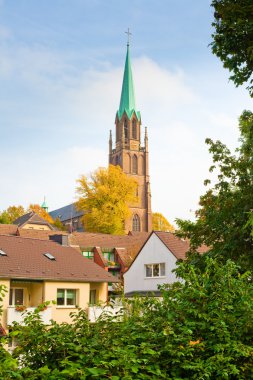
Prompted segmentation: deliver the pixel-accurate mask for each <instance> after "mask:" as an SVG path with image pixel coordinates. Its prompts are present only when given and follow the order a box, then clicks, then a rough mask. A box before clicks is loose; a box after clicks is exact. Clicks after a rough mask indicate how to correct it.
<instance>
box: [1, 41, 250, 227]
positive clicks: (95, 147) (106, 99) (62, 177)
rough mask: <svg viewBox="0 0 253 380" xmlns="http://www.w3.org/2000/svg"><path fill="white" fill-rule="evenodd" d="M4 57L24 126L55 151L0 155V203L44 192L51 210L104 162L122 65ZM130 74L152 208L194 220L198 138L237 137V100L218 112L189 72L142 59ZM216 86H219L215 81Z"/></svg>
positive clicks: (38, 197) (199, 187)
mask: <svg viewBox="0 0 253 380" xmlns="http://www.w3.org/2000/svg"><path fill="white" fill-rule="evenodd" d="M14 58H15V59H14ZM6 62H7V63H6V64H5V66H6V67H7V69H6V70H7V71H8V70H9V75H13V76H19V75H18V74H19V73H22V75H21V76H19V80H20V81H23V82H24V83H25V85H26V86H29V90H30V93H31V96H30V98H28V103H27V104H25V106H26V107H27V110H28V111H27V112H29V123H30V126H31V128H32V127H33V126H34V125H37V124H38V122H40V123H41V125H42V126H43V128H45V131H47V132H48V138H49V139H50V147H52V146H55V147H57V149H56V150H54V151H53V150H52V148H47V146H45V153H44V154H43V155H41V156H40V155H38V156H36V157H32V158H31V154H30V150H29V149H23V150H22V156H21V155H20V151H19V152H17V155H16V156H15V157H13V159H12V160H11V162H10V161H9V159H8V162H7V160H6V158H5V157H2V158H1V157H0V159H1V162H2V164H3V168H4V169H3V171H2V172H1V182H2V188H3V186H4V188H5V190H6V191H5V195H4V196H2V199H1V200H2V204H1V207H2V209H3V208H6V207H8V205H10V204H19V203H21V204H24V205H25V206H26V205H28V204H29V203H31V202H32V203H37V202H41V201H42V199H43V196H44V195H46V197H47V199H48V203H49V205H50V207H51V208H57V207H61V206H63V205H64V204H67V203H69V202H71V201H72V200H73V197H74V193H75V186H76V184H75V180H76V179H77V178H78V177H79V175H80V174H82V173H84V174H85V173H88V172H90V171H93V170H94V169H96V168H97V167H99V166H106V165H107V160H108V157H107V147H108V143H107V142H108V134H109V129H113V131H114V118H115V114H116V111H117V108H118V105H119V101H120V91H121V83H122V75H123V68H122V67H121V68H118V67H110V66H109V65H104V68H103V70H102V71H101V70H100V69H96V68H89V69H87V68H86V69H83V70H81V69H80V68H79V70H75V69H74V67H73V66H72V64H71V63H70V61H68V58H67V59H66V60H65V61H64V57H63V56H61V55H55V54H53V53H51V52H48V51H46V50H45V49H41V48H35V50H33V49H28V48H21V49H20V50H19V51H18V53H17V55H16V56H14V55H11V54H9V55H8V54H6ZM102 66H103V65H100V67H102ZM3 67H4V65H3ZM0 70H1V66H0ZM133 75H134V81H135V86H136V104H137V108H138V110H140V111H141V114H142V120H143V125H146V124H148V127H149V129H148V131H149V143H150V171H151V190H152V202H153V209H154V211H159V212H162V213H163V214H164V215H165V216H166V217H167V218H168V219H169V220H170V221H171V222H172V221H173V220H174V218H175V217H182V218H185V217H186V218H188V217H193V213H192V212H191V211H190V210H195V209H196V207H197V202H198V199H199V195H200V194H201V193H203V191H204V187H203V180H204V179H205V178H206V177H208V167H209V166H210V157H209V154H208V152H207V147H206V146H205V144H204V139H205V137H209V136H210V137H212V138H214V139H216V138H221V139H222V140H224V142H225V143H226V142H227V141H226V140H229V141H230V142H231V141H236V139H237V135H238V132H237V127H236V126H237V120H236V116H235V107H234V105H235V104H236V109H238V108H240V104H243V101H244V99H243V98H241V99H239V100H238V99H236V98H234V99H232V98H231V99H232V100H231V106H228V107H225V109H224V110H222V111H221V110H220V108H219V107H218V106H216V105H215V103H214V101H212V103H210V101H209V99H208V97H204V96H203V94H201V92H200V91H199V88H196V87H195V86H194V80H193V78H190V76H189V75H190V74H189V73H184V72H183V71H182V70H177V71H176V72H171V71H170V70H168V69H166V68H164V67H160V66H159V65H158V64H157V63H155V62H154V61H152V60H151V59H148V58H146V57H142V58H139V59H137V60H133ZM214 78H215V73H210V72H209V78H206V82H205V91H206V93H207V94H208V80H209V81H210V83H213V81H214ZM189 79H191V80H189ZM189 83H191V85H190V84H189ZM217 91H222V89H221V87H220V83H217ZM37 93H40V97H39V98H38V99H37V100H36V96H34V94H37ZM205 96H206V95H205ZM226 96H227V94H226V90H225V91H224V99H225V98H226ZM235 99H236V100H235ZM36 102H37V103H36ZM242 108H243V107H242ZM42 109H43V112H41V110H42ZM12 117H13V119H12V120H11V121H10V122H11V123H12V124H13V125H15V123H17V121H18V122H19V125H22V115H21V114H20V113H19V114H18V115H15V114H13V115H12ZM24 124H26V125H27V124H28V123H27V120H26V123H24ZM52 131H53V132H54V133H52ZM17 133H18V132H17ZM19 133H20V132H19ZM73 136H74V137H73ZM80 136H81V137H80ZM52 139H55V140H53V141H52ZM78 139H80V140H79V141H77V140H78ZM73 140H75V144H73ZM68 141H69V145H68V144H67V143H66V142H68ZM63 142H64V148H62V150H61V148H60V147H61V146H63ZM67 145H68V148H67V149H66V146H67ZM101 147H103V148H101ZM100 148H101V149H100ZM7 168H8V169H7Z"/></svg>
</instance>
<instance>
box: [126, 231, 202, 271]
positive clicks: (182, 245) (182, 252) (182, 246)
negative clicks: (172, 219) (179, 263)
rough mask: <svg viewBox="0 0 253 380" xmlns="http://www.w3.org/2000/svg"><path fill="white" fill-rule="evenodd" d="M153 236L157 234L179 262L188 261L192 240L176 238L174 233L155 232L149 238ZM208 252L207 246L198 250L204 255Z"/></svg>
mask: <svg viewBox="0 0 253 380" xmlns="http://www.w3.org/2000/svg"><path fill="white" fill-rule="evenodd" d="M153 234H155V235H156V236H157V237H158V238H159V239H160V240H161V241H162V242H163V244H164V245H165V246H166V247H167V248H168V250H169V251H170V252H171V253H172V254H173V255H174V256H175V257H176V259H177V260H185V259H186V254H187V252H188V251H189V250H190V240H189V239H186V240H185V239H181V238H179V237H178V236H176V235H175V234H174V233H173V232H164V231H153V232H152V233H151V234H150V236H149V238H150V237H151V236H152V235H153ZM149 238H147V239H146V241H145V242H144V244H143V245H142V247H141V248H140V250H139V252H138V253H137V254H136V255H135V258H134V260H135V259H136V257H137V256H138V255H139V254H140V252H141V250H142V248H143V247H144V245H145V244H146V243H147V242H148V240H149ZM207 251H208V247H207V246H205V245H202V246H201V247H200V248H199V249H198V252H199V253H200V254H203V253H205V252H207ZM134 260H133V261H132V262H131V265H132V264H133V262H134ZM131 265H130V266H131ZM128 269H129V268H128Z"/></svg>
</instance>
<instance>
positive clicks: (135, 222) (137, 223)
mask: <svg viewBox="0 0 253 380" xmlns="http://www.w3.org/2000/svg"><path fill="white" fill-rule="evenodd" d="M140 230H141V224H140V218H139V215H137V214H135V215H134V217H133V231H137V232H138V231H140Z"/></svg>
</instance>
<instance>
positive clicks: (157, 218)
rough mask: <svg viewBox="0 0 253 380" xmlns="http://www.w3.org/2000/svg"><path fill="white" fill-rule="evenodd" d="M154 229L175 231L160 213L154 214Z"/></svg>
mask: <svg viewBox="0 0 253 380" xmlns="http://www.w3.org/2000/svg"><path fill="white" fill-rule="evenodd" d="M152 229H153V230H155V231H169V232H174V231H175V228H174V226H173V225H172V224H170V222H169V221H168V220H167V219H166V218H165V216H163V214H161V213H160V212H153V213H152Z"/></svg>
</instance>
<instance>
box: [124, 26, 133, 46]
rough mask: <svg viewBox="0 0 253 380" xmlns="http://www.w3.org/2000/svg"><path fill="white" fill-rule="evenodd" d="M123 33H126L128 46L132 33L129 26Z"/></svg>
mask: <svg viewBox="0 0 253 380" xmlns="http://www.w3.org/2000/svg"><path fill="white" fill-rule="evenodd" d="M125 33H126V34H127V46H129V41H130V36H131V35H132V33H131V32H130V29H129V28H127V32H125Z"/></svg>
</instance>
